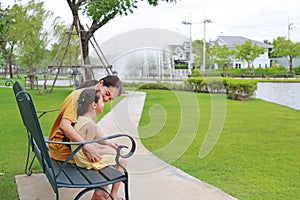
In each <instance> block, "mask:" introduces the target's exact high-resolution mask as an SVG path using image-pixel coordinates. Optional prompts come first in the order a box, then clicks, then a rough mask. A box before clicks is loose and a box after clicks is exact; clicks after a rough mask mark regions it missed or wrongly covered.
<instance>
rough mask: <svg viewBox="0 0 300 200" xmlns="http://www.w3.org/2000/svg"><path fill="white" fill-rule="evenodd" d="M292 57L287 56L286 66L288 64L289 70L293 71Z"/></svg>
mask: <svg viewBox="0 0 300 200" xmlns="http://www.w3.org/2000/svg"><path fill="white" fill-rule="evenodd" d="M292 61H293V58H292V57H291V56H288V66H289V71H290V72H292V71H293V62H292Z"/></svg>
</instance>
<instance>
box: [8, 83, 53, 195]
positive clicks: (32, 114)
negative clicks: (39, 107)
mask: <svg viewBox="0 0 300 200" xmlns="http://www.w3.org/2000/svg"><path fill="white" fill-rule="evenodd" d="M13 89H14V93H15V96H16V100H17V103H18V107H19V110H20V114H21V117H22V120H23V124H24V126H25V127H26V130H27V133H28V139H29V141H30V144H31V147H32V150H33V151H34V153H35V156H36V157H37V159H38V161H39V162H40V165H41V166H42V168H43V171H44V173H45V174H46V176H47V177H48V180H49V182H50V184H51V186H52V188H53V189H54V191H55V192H56V191H57V184H56V181H55V175H54V172H53V167H52V162H51V158H50V155H49V151H48V147H47V145H46V143H45V140H44V135H43V133H42V129H41V126H40V123H39V120H38V117H37V114H36V110H35V107H34V104H33V102H32V98H31V96H30V94H29V93H28V92H26V90H25V88H24V87H23V86H22V85H21V83H20V82H19V81H16V82H15V83H14V86H13Z"/></svg>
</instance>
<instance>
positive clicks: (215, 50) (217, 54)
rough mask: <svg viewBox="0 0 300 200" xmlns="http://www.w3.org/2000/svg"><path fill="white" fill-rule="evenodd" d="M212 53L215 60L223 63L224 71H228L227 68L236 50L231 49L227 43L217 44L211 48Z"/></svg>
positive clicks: (220, 63)
mask: <svg viewBox="0 0 300 200" xmlns="http://www.w3.org/2000/svg"><path fill="white" fill-rule="evenodd" d="M210 55H211V57H212V60H213V62H214V63H217V64H219V65H221V66H222V68H223V73H226V69H227V67H228V65H229V63H230V62H231V60H232V58H233V55H234V51H233V50H232V49H229V48H228V46H227V45H219V44H215V45H214V46H213V47H212V48H211V52H210Z"/></svg>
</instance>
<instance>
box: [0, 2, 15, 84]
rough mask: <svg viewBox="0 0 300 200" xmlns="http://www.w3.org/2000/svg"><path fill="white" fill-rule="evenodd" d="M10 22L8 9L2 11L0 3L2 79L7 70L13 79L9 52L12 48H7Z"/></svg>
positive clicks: (0, 61)
mask: <svg viewBox="0 0 300 200" xmlns="http://www.w3.org/2000/svg"><path fill="white" fill-rule="evenodd" d="M12 23H13V22H12V20H10V18H9V8H5V9H2V8H1V3H0V63H1V65H3V66H4V73H3V75H4V77H6V73H7V68H8V69H9V74H10V78H13V74H12V64H11V63H12V62H11V57H12V56H11V52H12V49H13V47H11V48H9V47H7V46H8V45H11V43H9V42H8V40H9V38H8V36H9V27H10V25H11V24H12Z"/></svg>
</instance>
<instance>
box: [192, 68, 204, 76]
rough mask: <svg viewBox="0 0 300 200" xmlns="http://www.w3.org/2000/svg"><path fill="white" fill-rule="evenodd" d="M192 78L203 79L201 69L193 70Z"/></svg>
mask: <svg viewBox="0 0 300 200" xmlns="http://www.w3.org/2000/svg"><path fill="white" fill-rule="evenodd" d="M191 77H202V74H201V72H200V70H199V69H193V70H192V74H191Z"/></svg>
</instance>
